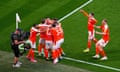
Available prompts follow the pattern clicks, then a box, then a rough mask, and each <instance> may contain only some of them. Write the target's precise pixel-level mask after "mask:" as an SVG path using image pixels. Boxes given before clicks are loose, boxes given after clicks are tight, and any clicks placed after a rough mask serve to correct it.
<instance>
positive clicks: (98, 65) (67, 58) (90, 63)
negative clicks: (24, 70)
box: [64, 57, 120, 71]
mask: <svg viewBox="0 0 120 72" xmlns="http://www.w3.org/2000/svg"><path fill="white" fill-rule="evenodd" d="M64 59H66V60H70V61H74V62H79V63H84V64H89V65H93V66H97V67H101V68H105V69H110V70H114V71H120V69H118V68H113V67H110V66H105V65H100V64H95V63H92V62H87V61H83V60H77V59H73V58H69V57H64Z"/></svg>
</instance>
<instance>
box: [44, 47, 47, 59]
mask: <svg viewBox="0 0 120 72" xmlns="http://www.w3.org/2000/svg"><path fill="white" fill-rule="evenodd" d="M44 53H45V57H46V58H48V49H44Z"/></svg>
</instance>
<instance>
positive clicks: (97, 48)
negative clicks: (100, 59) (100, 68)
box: [96, 46, 100, 55]
mask: <svg viewBox="0 0 120 72" xmlns="http://www.w3.org/2000/svg"><path fill="white" fill-rule="evenodd" d="M99 52H100V51H99V47H98V46H96V55H98V54H99Z"/></svg>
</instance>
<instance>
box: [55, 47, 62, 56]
mask: <svg viewBox="0 0 120 72" xmlns="http://www.w3.org/2000/svg"><path fill="white" fill-rule="evenodd" d="M56 54H57V57H59V56H61V51H60V48H58V49H57V50H56Z"/></svg>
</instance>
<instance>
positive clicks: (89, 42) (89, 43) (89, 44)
mask: <svg viewBox="0 0 120 72" xmlns="http://www.w3.org/2000/svg"><path fill="white" fill-rule="evenodd" d="M90 47H91V41H88V47H87V48H89V49H90Z"/></svg>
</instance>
